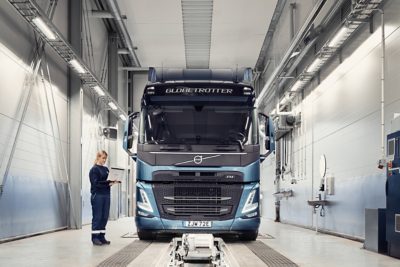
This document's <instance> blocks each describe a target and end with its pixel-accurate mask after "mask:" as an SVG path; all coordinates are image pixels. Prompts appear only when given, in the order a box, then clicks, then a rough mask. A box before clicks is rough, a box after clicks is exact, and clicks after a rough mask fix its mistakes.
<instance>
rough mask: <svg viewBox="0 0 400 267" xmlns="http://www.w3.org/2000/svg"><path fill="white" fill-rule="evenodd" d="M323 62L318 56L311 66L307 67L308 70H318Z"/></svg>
mask: <svg viewBox="0 0 400 267" xmlns="http://www.w3.org/2000/svg"><path fill="white" fill-rule="evenodd" d="M321 64H322V59H321V58H319V57H317V58H316V59H315V60H314V61H313V62H312V63H311V64H310V66H308V67H307V69H306V72H316V71H317V70H318V69H319V67H320V66H321Z"/></svg>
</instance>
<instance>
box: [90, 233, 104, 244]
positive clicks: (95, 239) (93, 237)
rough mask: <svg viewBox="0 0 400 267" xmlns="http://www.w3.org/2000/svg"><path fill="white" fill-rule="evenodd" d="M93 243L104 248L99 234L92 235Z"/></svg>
mask: <svg viewBox="0 0 400 267" xmlns="http://www.w3.org/2000/svg"><path fill="white" fill-rule="evenodd" d="M92 243H93V245H95V246H102V245H103V242H101V240H100V235H99V234H92Z"/></svg>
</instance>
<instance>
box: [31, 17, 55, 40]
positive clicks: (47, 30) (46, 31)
mask: <svg viewBox="0 0 400 267" xmlns="http://www.w3.org/2000/svg"><path fill="white" fill-rule="evenodd" d="M32 22H33V23H34V24H35V25H36V27H38V29H39V30H40V31H41V32H42V33H43V34H44V35H45V36H46V37H47V38H48V39H49V40H55V39H57V35H55V33H54V32H53V31H52V30H50V28H49V26H47V24H46V23H45V22H44V21H43V20H42V19H41V18H40V17H36V18H34V19H32Z"/></svg>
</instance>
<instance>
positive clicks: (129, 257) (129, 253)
mask: <svg viewBox="0 0 400 267" xmlns="http://www.w3.org/2000/svg"><path fill="white" fill-rule="evenodd" d="M150 244H151V242H146V241H140V240H135V241H133V242H132V243H131V244H129V245H127V246H126V247H124V248H123V249H121V250H120V251H118V252H117V253H115V254H114V255H112V256H111V257H109V258H107V259H105V260H104V261H102V262H101V263H100V264H99V265H97V266H98V267H122V266H128V264H129V263H131V262H132V261H133V260H134V259H135V258H136V257H137V256H139V255H140V253H142V252H143V250H145V249H146V248H147V247H148V246H149V245H150Z"/></svg>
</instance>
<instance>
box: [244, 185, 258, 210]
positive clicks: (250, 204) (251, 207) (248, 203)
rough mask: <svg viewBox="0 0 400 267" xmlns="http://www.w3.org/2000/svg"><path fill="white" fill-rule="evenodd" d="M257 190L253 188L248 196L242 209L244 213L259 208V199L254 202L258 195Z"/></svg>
mask: <svg viewBox="0 0 400 267" xmlns="http://www.w3.org/2000/svg"><path fill="white" fill-rule="evenodd" d="M256 193H257V190H252V191H251V192H250V194H249V196H248V197H247V200H246V203H245V204H244V207H243V209H242V213H247V212H250V211H253V210H255V209H257V208H258V201H257V202H254V198H255V196H256Z"/></svg>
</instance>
